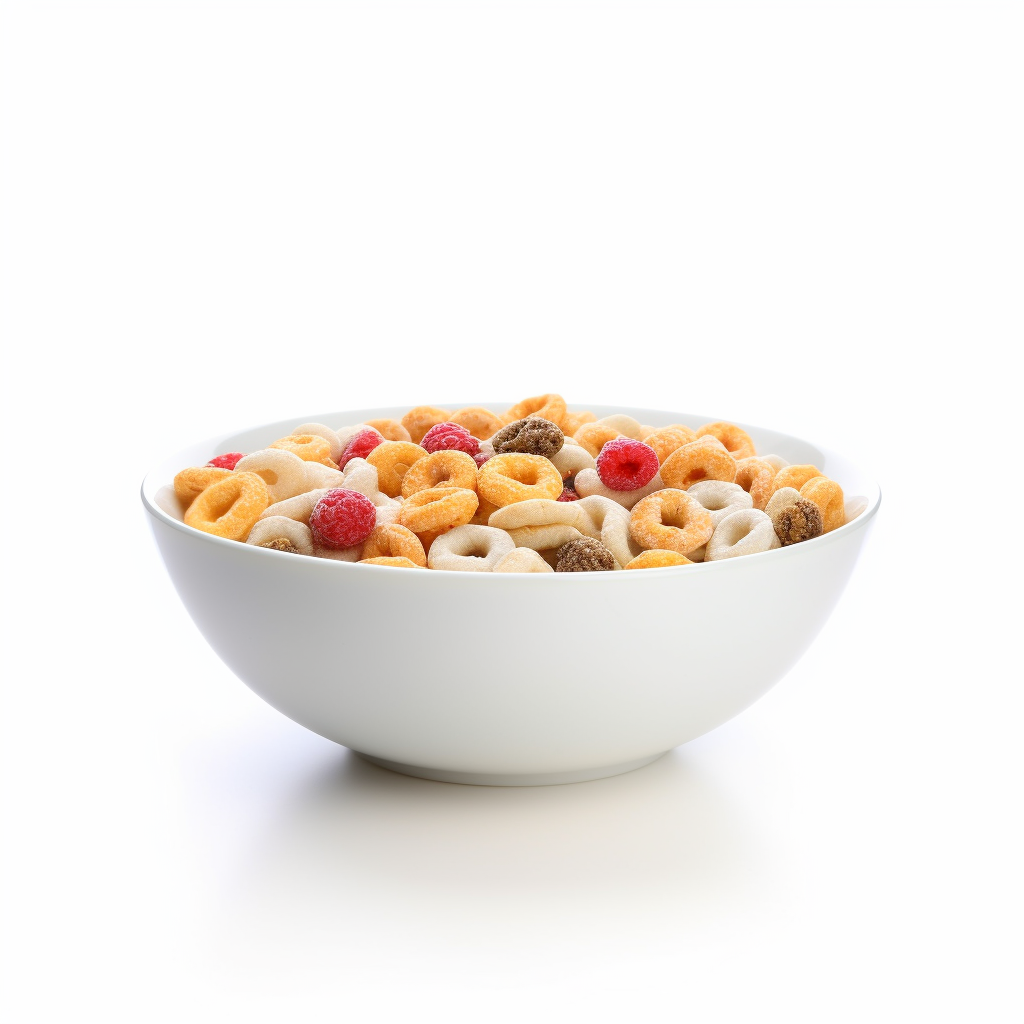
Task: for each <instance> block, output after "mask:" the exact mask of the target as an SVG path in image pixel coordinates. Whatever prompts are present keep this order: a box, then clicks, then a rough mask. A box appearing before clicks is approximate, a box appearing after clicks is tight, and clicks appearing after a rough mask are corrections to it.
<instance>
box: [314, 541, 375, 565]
mask: <svg viewBox="0 0 1024 1024" xmlns="http://www.w3.org/2000/svg"><path fill="white" fill-rule="evenodd" d="M313 554H314V555H316V557H317V558H331V559H333V560H334V561H335V562H358V561H359V560H360V559H361V558H362V557H363V545H362V544H356V545H355V547H351V548H322V547H320V545H319V544H314V545H313Z"/></svg>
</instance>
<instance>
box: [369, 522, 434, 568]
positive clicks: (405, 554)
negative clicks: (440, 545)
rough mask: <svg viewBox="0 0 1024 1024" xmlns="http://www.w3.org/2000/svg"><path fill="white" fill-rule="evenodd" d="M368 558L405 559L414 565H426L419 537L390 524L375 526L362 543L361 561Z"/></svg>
mask: <svg viewBox="0 0 1024 1024" xmlns="http://www.w3.org/2000/svg"><path fill="white" fill-rule="evenodd" d="M368 558H405V559H407V560H408V561H410V562H412V563H414V564H415V565H419V566H424V565H426V564H427V553H426V551H424V550H423V545H422V543H420V539H419V537H417V536H416V534H415V533H413V532H412V530H410V529H409V528H408V527H406V526H399V525H398V524H397V523H392V524H391V525H390V526H375V527H374V528H373V529H372V530H371V531H370V536H369V537H367V538H366V540H365V542H364V543H363V557H362V561H364V562H365V561H366V560H367V559H368Z"/></svg>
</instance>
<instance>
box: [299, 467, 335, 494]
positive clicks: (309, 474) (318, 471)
mask: <svg viewBox="0 0 1024 1024" xmlns="http://www.w3.org/2000/svg"><path fill="white" fill-rule="evenodd" d="M303 465H304V466H305V467H306V488H307V489H308V488H310V487H342V486H343V485H344V481H345V474H344V473H342V472H341V470H340V469H331V467H330V466H325V465H324V464H323V463H321V462H305V463H303Z"/></svg>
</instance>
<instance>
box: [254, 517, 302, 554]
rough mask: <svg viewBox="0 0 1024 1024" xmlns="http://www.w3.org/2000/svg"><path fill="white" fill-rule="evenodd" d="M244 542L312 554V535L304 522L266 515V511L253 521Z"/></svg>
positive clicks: (276, 549) (277, 549)
mask: <svg viewBox="0 0 1024 1024" xmlns="http://www.w3.org/2000/svg"><path fill="white" fill-rule="evenodd" d="M271 507H273V506H271ZM246 544H253V545H255V546H256V547H258V548H273V549H274V550H275V551H291V552H293V553H294V554H296V555H311V554H313V535H312V534H311V533H310V531H309V527H308V526H307V525H306V524H305V523H300V522H297V521H296V520H295V519H291V518H289V517H288V516H268V515H267V513H266V512H264V513H263V514H262V515H261V516H260V518H259V519H258V520H257V521H256V522H255V523H253V527H252V529H251V530H250V531H249V536H248V538H247V540H246Z"/></svg>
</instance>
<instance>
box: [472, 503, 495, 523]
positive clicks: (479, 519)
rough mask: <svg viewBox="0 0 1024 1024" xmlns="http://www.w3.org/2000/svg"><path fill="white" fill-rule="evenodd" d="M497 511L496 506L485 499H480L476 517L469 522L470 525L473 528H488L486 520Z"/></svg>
mask: <svg viewBox="0 0 1024 1024" xmlns="http://www.w3.org/2000/svg"><path fill="white" fill-rule="evenodd" d="M478 497H479V495H478ZM497 511H498V506H497V505H492V504H491V503H490V502H489V501H488V500H487V499H486V498H480V504H479V505H478V506H477V509H476V515H475V516H473V518H472V519H471V520H470V524H471V525H473V526H488V525H489V523H488V520H489V519H490V518H491V516H492V515H493V514H494V513H495V512H497Z"/></svg>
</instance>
